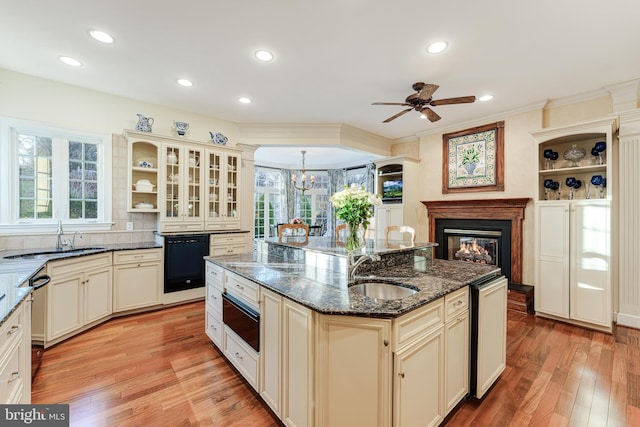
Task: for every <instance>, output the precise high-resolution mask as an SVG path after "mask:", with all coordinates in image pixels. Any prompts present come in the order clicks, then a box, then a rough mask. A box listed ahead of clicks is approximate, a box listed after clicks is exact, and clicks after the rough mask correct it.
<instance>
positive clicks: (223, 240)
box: [209, 234, 246, 246]
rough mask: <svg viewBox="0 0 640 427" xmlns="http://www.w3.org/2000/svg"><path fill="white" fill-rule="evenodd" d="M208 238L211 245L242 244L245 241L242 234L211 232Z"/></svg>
mask: <svg viewBox="0 0 640 427" xmlns="http://www.w3.org/2000/svg"><path fill="white" fill-rule="evenodd" d="M209 239H210V240H209V244H210V245H211V246H226V245H244V244H245V243H246V237H245V235H244V234H220V235H216V234H211V235H210V237H209Z"/></svg>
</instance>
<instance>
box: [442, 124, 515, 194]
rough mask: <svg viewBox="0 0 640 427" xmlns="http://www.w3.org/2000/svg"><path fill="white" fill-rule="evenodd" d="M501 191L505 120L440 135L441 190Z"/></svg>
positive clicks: (465, 191) (464, 191)
mask: <svg viewBox="0 0 640 427" xmlns="http://www.w3.org/2000/svg"><path fill="white" fill-rule="evenodd" d="M480 191H504V121H500V122H496V123H490V124H488V125H484V126H477V127H474V128H471V129H465V130H462V131H457V132H451V133H445V134H443V135H442V194H450V193H469V192H480Z"/></svg>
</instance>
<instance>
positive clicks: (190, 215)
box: [160, 144, 204, 231]
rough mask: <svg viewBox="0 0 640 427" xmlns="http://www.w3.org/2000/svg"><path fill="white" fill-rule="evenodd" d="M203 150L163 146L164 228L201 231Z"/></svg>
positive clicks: (162, 216)
mask: <svg viewBox="0 0 640 427" xmlns="http://www.w3.org/2000/svg"><path fill="white" fill-rule="evenodd" d="M203 152H204V150H202V149H200V148H195V147H188V146H183V145H177V144H176V145H174V144H165V145H163V159H162V160H163V168H162V173H163V174H164V182H165V185H164V191H163V199H164V203H163V208H162V209H161V210H160V224H161V229H162V231H192V230H193V231H195V230H201V229H202V224H203V212H204V198H203V193H202V190H203V186H202V183H203V177H204V174H203V167H202V160H203Z"/></svg>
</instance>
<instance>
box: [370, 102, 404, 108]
mask: <svg viewBox="0 0 640 427" xmlns="http://www.w3.org/2000/svg"><path fill="white" fill-rule="evenodd" d="M371 105H406V106H407V107H411V104H407V103H405V102H372V103H371Z"/></svg>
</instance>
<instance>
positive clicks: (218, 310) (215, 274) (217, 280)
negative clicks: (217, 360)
mask: <svg viewBox="0 0 640 427" xmlns="http://www.w3.org/2000/svg"><path fill="white" fill-rule="evenodd" d="M205 280H206V286H207V293H206V297H205V301H206V310H205V311H206V319H205V332H206V334H207V336H208V337H209V338H210V339H211V341H213V343H214V344H215V345H216V346H217V347H218V348H219V349H220V350H222V339H223V326H222V292H224V270H223V269H222V267H219V266H217V265H215V264H214V263H212V262H210V261H207V262H206V264H205Z"/></svg>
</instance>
